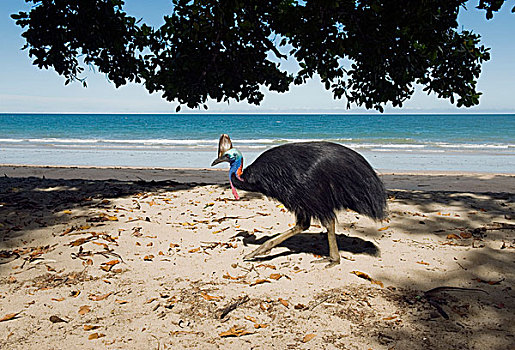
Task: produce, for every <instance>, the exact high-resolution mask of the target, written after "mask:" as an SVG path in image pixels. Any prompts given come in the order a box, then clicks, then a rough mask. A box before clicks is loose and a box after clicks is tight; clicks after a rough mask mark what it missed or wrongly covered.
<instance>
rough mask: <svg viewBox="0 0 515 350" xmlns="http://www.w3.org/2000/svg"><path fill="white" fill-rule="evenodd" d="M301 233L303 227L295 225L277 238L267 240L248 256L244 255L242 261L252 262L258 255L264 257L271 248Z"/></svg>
mask: <svg viewBox="0 0 515 350" xmlns="http://www.w3.org/2000/svg"><path fill="white" fill-rule="evenodd" d="M302 231H304V228H303V227H301V226H299V225H295V226H294V227H292V228H291V229H289V230H288V231H286V232H283V233H281V234H280V235H279V236H277V237H275V238H272V239H269V240H268V241H266V242H265V243H263V244H261V245H260V246H259V248H258V249H256V250H254V251H253V252H252V253H250V254H247V255H245V256H244V257H243V260H252V259H254V258H255V257H256V256H258V255H266V254H268V253H270V251H271V250H272V248H273V247H275V246H277V245H279V244H281V243H282V242H284V241H285V240H287V239H288V238H290V237H292V236H295V235H296V234H297V233H300V232H302Z"/></svg>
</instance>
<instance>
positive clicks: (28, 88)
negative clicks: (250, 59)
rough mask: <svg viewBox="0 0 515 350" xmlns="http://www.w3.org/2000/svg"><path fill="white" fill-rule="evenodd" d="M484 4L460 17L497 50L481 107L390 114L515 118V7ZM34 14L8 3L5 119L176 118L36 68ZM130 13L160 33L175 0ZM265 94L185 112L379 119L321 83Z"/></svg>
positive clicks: (1, 25) (2, 11)
mask: <svg viewBox="0 0 515 350" xmlns="http://www.w3.org/2000/svg"><path fill="white" fill-rule="evenodd" d="M477 2H478V0H476V1H470V2H469V3H468V4H467V8H468V9H467V10H466V11H464V10H462V11H461V12H460V16H459V23H460V27H461V28H463V29H468V30H472V31H474V32H475V33H479V34H480V35H481V37H482V44H483V45H485V46H487V47H490V48H491V51H490V53H491V59H490V61H488V62H486V63H483V68H482V73H481V76H480V78H479V82H478V90H479V91H481V92H482V93H483V95H482V96H481V99H480V104H479V105H478V106H475V107H472V108H457V107H455V106H453V105H451V104H450V103H449V102H448V101H447V100H440V99H438V98H436V97H435V96H434V95H430V96H427V95H426V94H425V93H424V92H422V91H421V90H422V89H421V88H417V91H416V93H415V95H414V96H413V97H412V98H411V99H410V100H409V101H407V102H406V103H405V104H404V105H403V107H402V108H393V107H391V106H387V107H386V108H385V112H386V113H410V114H411V113H515V60H514V57H515V14H512V13H511V12H510V10H511V8H513V6H515V1H514V0H509V1H507V3H506V4H505V5H504V6H503V9H502V11H501V12H499V13H496V14H495V15H494V18H493V19H492V20H489V21H487V20H486V19H485V14H484V12H483V11H479V10H476V9H475V6H476V4H477ZM26 9H27V5H26V4H25V2H24V1H22V0H1V1H0V33H2V35H1V36H0V47H1V55H0V75H1V79H0V113H175V107H176V106H177V104H176V103H169V102H167V101H165V100H164V99H162V98H161V96H160V94H159V93H154V94H149V93H148V92H147V91H146V90H145V88H144V87H143V86H141V85H137V84H128V85H126V86H123V87H121V88H118V89H117V88H115V86H114V84H112V83H110V82H109V81H108V80H107V79H106V78H105V76H104V75H103V74H100V73H95V72H93V71H87V72H86V73H87V83H88V87H87V88H83V87H82V85H81V84H80V83H78V82H77V83H72V84H70V85H67V86H65V85H64V78H62V77H60V76H59V75H57V73H55V72H54V71H53V70H40V69H39V68H37V67H35V66H33V65H32V62H31V60H30V59H29V57H28V53H27V51H26V50H20V49H21V47H22V46H23V45H24V40H23V38H22V37H21V33H22V32H23V31H22V29H21V28H19V27H18V26H16V25H15V23H14V21H13V20H12V19H11V18H10V14H12V13H17V12H19V11H22V10H26ZM124 9H125V10H126V11H127V12H128V13H129V14H130V15H132V16H135V17H137V18H143V21H145V22H146V23H147V24H149V25H152V26H159V25H161V23H162V21H163V19H162V17H163V15H164V14H166V13H170V11H171V0H153V1H141V0H139V1H138V0H126V1H125V7H124ZM263 92H264V93H265V99H264V100H263V102H262V103H261V105H260V106H254V105H249V104H247V103H246V102H240V103H236V102H234V101H231V102H230V103H229V104H227V103H216V101H210V102H209V103H208V106H209V109H208V110H207V111H204V110H203V109H202V110H200V109H193V110H189V109H188V108H185V107H183V109H182V112H181V113H188V112H190V113H323V114H332V113H337V114H347V113H378V112H376V111H374V110H366V109H364V108H357V107H355V106H353V107H352V108H351V109H347V108H346V106H347V103H346V101H345V100H334V99H333V98H332V95H331V93H330V92H328V91H326V90H325V89H324V88H323V86H322V84H321V83H320V81H319V80H317V79H313V80H312V81H310V82H308V83H307V84H305V85H302V86H295V87H292V88H291V89H290V91H289V92H287V93H283V94H278V93H274V92H269V91H267V90H266V89H263Z"/></svg>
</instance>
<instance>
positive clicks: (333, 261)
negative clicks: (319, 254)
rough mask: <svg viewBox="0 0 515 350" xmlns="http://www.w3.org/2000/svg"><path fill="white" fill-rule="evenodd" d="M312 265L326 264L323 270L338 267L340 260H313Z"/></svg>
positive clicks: (328, 258)
mask: <svg viewBox="0 0 515 350" xmlns="http://www.w3.org/2000/svg"><path fill="white" fill-rule="evenodd" d="M312 263H314V264H321V263H328V264H327V265H326V266H325V268H326V269H329V268H331V267H334V266H336V265H339V264H340V259H339V257H338V259H333V258H331V257H327V258H322V259H318V260H313V261H312Z"/></svg>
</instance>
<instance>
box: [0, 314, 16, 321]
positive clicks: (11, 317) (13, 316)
mask: <svg viewBox="0 0 515 350" xmlns="http://www.w3.org/2000/svg"><path fill="white" fill-rule="evenodd" d="M18 314H19V312H15V313H13V314H7V315H5V316H4V317H2V318H0V322H3V321H9V320H12V319H14V318H16V316H18Z"/></svg>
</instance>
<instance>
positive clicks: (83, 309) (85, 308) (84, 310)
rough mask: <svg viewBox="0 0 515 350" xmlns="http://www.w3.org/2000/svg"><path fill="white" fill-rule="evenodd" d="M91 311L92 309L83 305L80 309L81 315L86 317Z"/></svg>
mask: <svg viewBox="0 0 515 350" xmlns="http://www.w3.org/2000/svg"><path fill="white" fill-rule="evenodd" d="M90 311H91V308H90V307H89V306H88V305H83V306H81V307H80V308H79V315H85V314H87V313H88V312H90Z"/></svg>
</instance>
